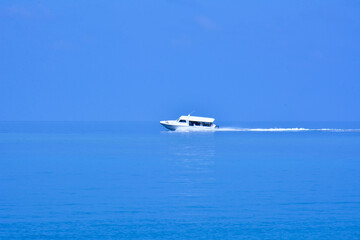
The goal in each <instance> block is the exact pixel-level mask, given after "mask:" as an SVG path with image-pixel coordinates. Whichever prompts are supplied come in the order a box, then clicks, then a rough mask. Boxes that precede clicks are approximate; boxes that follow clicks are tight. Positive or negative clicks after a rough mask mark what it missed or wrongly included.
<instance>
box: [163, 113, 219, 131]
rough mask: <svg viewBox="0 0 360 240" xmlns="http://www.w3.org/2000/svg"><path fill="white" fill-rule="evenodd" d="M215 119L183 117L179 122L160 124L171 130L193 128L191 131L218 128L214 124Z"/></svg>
mask: <svg viewBox="0 0 360 240" xmlns="http://www.w3.org/2000/svg"><path fill="white" fill-rule="evenodd" d="M214 121H215V119H214V118H207V117H195V116H190V114H189V115H187V116H181V117H179V119H177V120H167V121H160V124H161V125H163V126H164V127H166V128H167V129H170V130H176V129H178V128H191V129H199V130H200V129H204V130H205V129H211V128H217V127H218V126H216V125H215V124H214Z"/></svg>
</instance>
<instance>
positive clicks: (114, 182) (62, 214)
mask: <svg viewBox="0 0 360 240" xmlns="http://www.w3.org/2000/svg"><path fill="white" fill-rule="evenodd" d="M225 125H226V124H225ZM229 125H230V126H240V127H248V128H268V127H305V128H358V129H359V128H360V124H359V123H237V124H236V123H232V124H230V123H229ZM0 164H1V165H0V238H1V239H32V238H34V239H360V132H357V131H350V132H332V131H297V132H286V131H285V132H267V131H259V132H247V131H243V132H237V131H226V132H190V133H186V132H183V133H179V132H167V131H164V129H163V128H162V127H161V126H160V125H159V124H158V123H157V122H153V123H127V122H123V123H116V122H114V123H112V122H95V123H91V122H87V123H82V122H2V123H0Z"/></svg>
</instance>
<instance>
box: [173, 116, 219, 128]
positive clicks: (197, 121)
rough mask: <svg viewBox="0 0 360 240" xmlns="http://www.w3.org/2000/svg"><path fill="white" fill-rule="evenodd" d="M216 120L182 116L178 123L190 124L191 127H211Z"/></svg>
mask: <svg viewBox="0 0 360 240" xmlns="http://www.w3.org/2000/svg"><path fill="white" fill-rule="evenodd" d="M214 121H215V119H214V118H206V117H195V116H181V117H180V118H179V119H178V122H181V123H188V124H189V126H202V127H211V126H212V125H213V122H214Z"/></svg>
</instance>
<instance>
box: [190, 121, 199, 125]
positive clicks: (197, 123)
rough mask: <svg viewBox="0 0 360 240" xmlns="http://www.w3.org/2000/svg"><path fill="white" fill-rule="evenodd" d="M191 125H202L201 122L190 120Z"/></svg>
mask: <svg viewBox="0 0 360 240" xmlns="http://www.w3.org/2000/svg"><path fill="white" fill-rule="evenodd" d="M189 125H190V126H200V122H195V121H189Z"/></svg>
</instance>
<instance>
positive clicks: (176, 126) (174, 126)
mask: <svg viewBox="0 0 360 240" xmlns="http://www.w3.org/2000/svg"><path fill="white" fill-rule="evenodd" d="M160 124H161V125H163V126H164V127H166V128H167V129H169V130H171V131H175V130H177V129H189V130H190V129H194V130H195V129H196V130H211V129H214V128H216V125H215V124H213V125H212V126H211V127H203V126H189V125H187V124H177V123H170V122H169V121H161V122H160Z"/></svg>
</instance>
